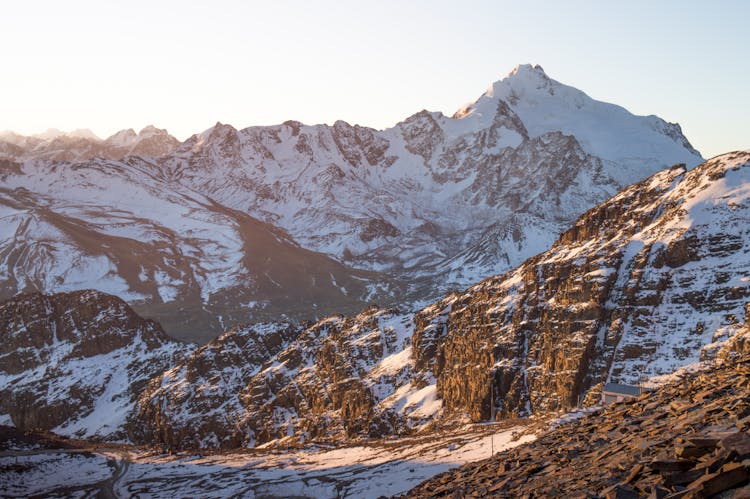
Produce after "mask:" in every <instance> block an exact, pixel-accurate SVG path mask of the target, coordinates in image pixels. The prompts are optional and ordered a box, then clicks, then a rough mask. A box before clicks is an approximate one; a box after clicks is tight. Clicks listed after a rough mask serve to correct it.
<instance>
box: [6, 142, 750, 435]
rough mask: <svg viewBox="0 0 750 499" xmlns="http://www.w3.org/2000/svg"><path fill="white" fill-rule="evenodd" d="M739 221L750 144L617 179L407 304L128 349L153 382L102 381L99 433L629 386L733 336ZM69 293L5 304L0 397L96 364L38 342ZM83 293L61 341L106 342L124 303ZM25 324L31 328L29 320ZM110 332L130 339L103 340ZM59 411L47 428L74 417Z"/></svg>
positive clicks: (64, 387)
mask: <svg viewBox="0 0 750 499" xmlns="http://www.w3.org/2000/svg"><path fill="white" fill-rule="evenodd" d="M749 217H750V153H748V152H736V153H729V154H726V155H723V156H719V157H716V158H713V159H711V160H709V161H707V162H705V163H703V164H701V165H699V166H698V167H696V168H694V169H692V170H687V169H686V168H685V167H683V166H675V167H672V168H668V169H665V170H663V171H661V172H659V173H657V174H655V175H653V176H652V177H649V178H648V179H646V180H644V181H642V182H640V183H637V184H634V185H633V186H630V187H628V188H626V189H624V190H623V191H621V192H620V193H618V194H617V195H616V196H614V197H613V198H612V199H610V200H609V201H607V202H605V203H603V204H601V205H599V206H597V207H595V208H593V209H591V210H589V211H588V212H586V213H585V214H584V215H583V216H581V217H580V218H579V219H578V220H577V221H576V223H575V224H573V226H572V227H571V228H569V229H568V230H567V231H566V232H564V233H563V234H562V235H561V236H560V238H559V239H558V240H557V241H556V242H555V244H554V245H553V246H552V248H551V249H549V250H548V251H546V252H544V253H541V254H539V255H537V256H535V257H532V258H530V259H528V260H527V261H526V262H524V263H523V264H522V265H520V266H519V267H517V268H516V269H514V270H512V271H510V272H508V273H505V274H503V275H498V276H494V277H492V278H489V279H487V280H485V281H482V282H480V283H479V284H476V285H474V286H472V287H470V288H468V289H467V290H466V291H463V292H460V293H453V294H450V295H448V296H446V297H445V298H443V299H441V300H438V301H437V302H435V303H433V304H432V305H430V306H428V307H425V308H423V309H421V310H419V311H417V312H416V313H409V312H399V311H397V310H393V309H391V310H383V309H378V308H377V307H374V306H373V307H370V308H367V309H365V310H363V311H362V312H361V313H360V314H358V315H355V316H351V317H345V316H333V317H328V318H325V319H322V320H320V321H317V322H314V323H309V324H305V325H301V326H296V325H293V324H289V323H264V324H255V325H249V326H243V327H237V328H233V329H231V330H229V331H227V332H226V333H225V334H224V335H222V336H221V337H219V338H217V339H215V340H213V341H212V342H210V343H208V344H207V345H204V346H202V347H200V348H193V349H192V351H190V352H188V351H186V348H187V347H184V346H183V347H181V348H180V349H179V351H180V352H181V354H180V355H173V356H172V357H170V359H171V360H170V362H169V364H168V365H166V366H165V367H164V368H163V369H161V368H160V369H159V370H158V372H157V370H156V365H155V364H154V363H153V362H148V361H147V359H148V358H149V357H148V356H149V355H151V354H150V353H149V352H155V350H153V347H151V348H145V349H143V350H142V349H139V348H131V347H129V346H128V347H127V348H129V349H125V350H118V352H122V353H118V355H122V356H123V359H126V358H127V359H129V360H122V361H121V362H120V363H118V365H120V364H122V365H138V363H140V362H146V363H147V364H148V365H149V366H150V367H153V368H154V370H153V371H151V372H150V374H151V376H152V377H151V380H150V381H148V383H145V382H143V383H140V382H139V383H140V384H138V385H137V388H128V387H127V385H117V386H120V387H121V388H120V390H127V389H129V390H130V391H129V392H128V393H129V394H130V395H129V397H130V398H128V399H123V400H129V401H131V402H135V403H134V404H133V405H128V406H127V410H128V411H129V412H128V413H127V417H126V421H122V420H121V421H120V426H117V427H112V428H110V429H109V430H108V431H109V432H110V434H109V436H108V435H106V434H103V433H100V436H103V437H107V438H110V437H113V436H116V435H121V434H123V432H124V433H126V434H127V435H128V438H129V439H131V440H132V441H135V442H139V443H146V444H151V445H154V444H156V445H159V446H164V447H168V448H236V447H245V448H247V447H256V446H260V445H261V444H266V443H272V442H285V443H287V444H288V443H289V442H309V441H338V442H344V441H351V440H358V439H361V438H366V437H383V436H388V435H401V434H410V433H412V432H414V431H416V430H419V429H424V428H427V427H433V428H434V427H441V426H445V425H453V424H455V423H456V422H457V421H467V420H469V421H487V420H491V419H493V418H497V419H501V418H512V417H518V416H531V415H543V414H548V413H550V412H554V411H558V410H561V409H562V410H568V409H571V408H575V407H580V406H589V405H592V404H595V403H598V400H599V397H600V394H601V388H602V385H603V384H604V383H605V382H625V383H629V384H638V383H639V382H641V381H643V380H646V379H653V378H654V377H658V376H660V375H666V374H670V373H672V372H673V371H675V370H676V369H678V368H680V367H683V366H686V365H691V364H696V363H698V362H702V361H708V360H711V359H715V358H717V355H718V354H719V353H720V351H721V350H722V348H726V345H742V344H746V342H747V341H748V338H747V334H748V330H747V326H746V321H747V311H748V306H747V304H748V302H750V280H748V277H747V276H748V275H750V258H748V254H750V232H748V231H749V230H750V227H748V225H747V223H746V221H747V220H748V218H749ZM72 296H73V297H72V298H71V295H56V296H55V297H51V298H50V297H45V296H43V295H39V294H36V295H22V296H21V297H18V298H15V299H12V300H10V301H7V302H6V303H5V304H4V305H3V306H4V310H8V311H9V312H5V313H4V315H3V317H5V319H4V322H3V324H2V329H0V330H2V331H3V334H4V335H6V336H7V338H8V339H5V337H4V343H5V344H12V345H20V346H21V347H22V348H21V347H18V348H16V347H14V348H10V349H9V350H8V351H7V352H6V353H5V354H4V356H3V357H2V358H1V359H0V361H1V362H0V370H2V371H1V372H4V373H5V374H4V376H11V378H8V379H9V380H11V381H8V382H6V383H4V384H3V386H6V390H7V392H8V394H7V397H6V399H7V400H15V399H18V398H19V397H23V396H24V395H23V394H24V393H27V392H32V393H33V392H34V390H42V389H43V392H46V393H49V390H48V389H47V388H43V387H46V386H47V385H48V384H52V385H53V386H58V387H60V388H59V389H60V390H61V392H60V393H74V392H75V391H76V390H79V387H78V384H77V383H75V382H72V381H71V380H70V379H69V377H68V376H67V375H66V374H65V373H66V372H68V370H71V369H73V367H70V366H75V369H76V371H77V372H81V373H84V372H93V373H100V372H102V371H101V370H102V367H101V363H100V362H99V361H91V362H88V361H87V360H86V355H89V354H67V353H65V354H62V353H60V352H63V351H64V352H67V351H68V350H66V349H61V348H52V347H51V345H55V344H56V343H55V342H59V341H62V340H61V339H59V335H60V334H62V333H61V330H60V326H57V324H58V323H60V322H61V321H62V322H63V323H66V321H67V322H70V320H71V319H69V318H68V316H69V315H70V314H74V313H75V312H73V311H71V310H69V307H66V306H58V307H57V308H53V307H51V305H49V303H51V302H55V301H58V302H61V303H63V304H67V303H70V302H71V300H73V299H75V297H76V295H72ZM81 296H82V297H84V298H87V299H92V300H93V299H94V298H96V299H95V300H94V303H96V304H97V305H96V306H95V305H90V306H89V309H90V310H91V311H90V312H87V314H88V315H86V317H94V318H95V319H98V320H101V321H102V323H101V325H100V326H99V327H98V328H91V327H89V329H88V333H86V332H84V330H83V329H82V326H80V325H79V326H75V330H76V331H79V332H77V333H76V334H77V336H76V338H80V339H78V340H76V341H80V342H84V343H85V339H86V338H87V337H89V336H93V337H95V338H99V337H102V338H106V337H107V335H110V334H113V333H109V332H108V331H110V330H111V329H112V328H115V329H114V330H115V331H120V330H121V329H122V328H123V327H124V326H122V325H121V323H122V321H123V318H126V317H131V316H132V312H127V313H126V311H127V310H128V309H127V308H123V307H125V306H124V305H123V304H121V302H119V301H116V303H120V304H121V305H119V306H120V307H121V310H124V311H123V312H119V313H118V314H115V318H114V319H113V318H112V314H111V313H108V312H107V310H108V309H107V307H109V306H110V305H108V304H109V303H112V300H115V299H114V298H107V297H106V296H105V295H98V294H95V293H91V292H87V293H84V294H83V295H81ZM32 305H33V306H32ZM26 309H28V310H30V312H28V313H27V314H26V315H24V316H23V317H24V318H23V320H19V319H16V317H17V316H18V315H19V313H18V312H17V310H26ZM73 317H75V316H73ZM87 320H88V319H87ZM40 321H42V322H41V324H42V326H40V328H39V329H35V328H32V327H30V326H29V324H37V323H40ZM44 321H46V322H44ZM107 321H109V322H107ZM132 321H136V320H135V319H128V323H130V322H132ZM135 323H136V324H139V323H140V322H137V321H136V322H135ZM72 324H73V325H76V324H79V322H78V321H77V319H76V320H73V323H72ZM50 330H51V331H52V332H48V331H50ZM117 334H118V335H120V336H121V333H117ZM141 334H142V333H141ZM55 338H58V339H55ZM11 341H12V343H11ZM144 341H145V340H144ZM154 341H155V340H154ZM165 341H166V340H163V341H162V343H164V342H165ZM100 343H104V340H101V341H100ZM123 343H127V344H128V345H130V344H131V343H136V346H137V344H139V343H138V342H135V341H133V342H129V341H128V342H125V341H123V342H119V343H117V344H116V347H117V348H124V346H123ZM172 343H173V342H171V343H170V342H168V341H166V343H164V344H165V345H170V344H172ZM159 344H161V343H159ZM66 348H67V347H66ZM70 348H73V349H74V351H77V350H75V348H74V347H70ZM112 348H115V347H107V349H106V352H109V351H112ZM170 348H172V347H170ZM175 348H176V347H175ZM45 352H52V353H45ZM55 352H56V353H55ZM106 352H104V353H106ZM94 353H95V354H98V350H97V351H96V352H94ZM53 354H54V356H53V357H52V358H55V359H58V360H56V362H58V367H57V368H56V369H54V370H52V368H45V369H44V371H39V372H37V371H34V369H39V368H37V367H36V366H37V365H38V364H34V363H33V362H31V361H30V360H25V359H37V358H43V356H47V355H53ZM42 372H44V373H46V374H44V376H42V375H41V373H42ZM14 376H15V377H14ZM98 376H99V377H101V376H104V374H100V375H98ZM88 378H89V377H86V376H84V379H88ZM90 378H91V379H94V377H93V376H90ZM16 379H18V380H19V381H12V380H16ZM139 379H140V378H139ZM21 380H22V382H21ZM102 390H104V388H100V389H99V392H98V393H101V391H102ZM107 396H108V397H111V396H112V395H109V394H108V395H107ZM136 398H137V401H136ZM33 400H34V403H35V404H40V405H42V406H44V405H45V404H46V405H47V406H49V407H52V406H53V405H54V404H55V401H54V399H50V400H49V401H47V400H46V399H45V398H43V397H36V398H34V399H33ZM90 407H91V408H90V409H89V408H88V407H87V408H86V411H85V412H86V414H87V415H88V417H89V418H91V420H92V421H93V420H97V421H98V420H100V419H103V418H105V416H106V415H107V414H108V408H107V406H106V404H104V405H100V404H94V405H93V406H90ZM100 407H102V408H103V409H101V410H102V411H103V412H102V413H101V414H100V415H98V413H97V411H99V410H100V409H99V408H100ZM6 410H7V411H8V413H9V416H7V417H8V418H9V419H10V420H11V421H12V423H13V424H14V425H15V426H17V427H20V428H29V429H30V428H35V427H39V426H40V424H39V423H37V422H35V421H34V422H28V421H27V418H25V416H23V415H22V414H21V415H19V413H17V412H15V413H14V412H13V410H16V409H15V406H14V405H13V404H11V405H9V406H8V409H6ZM60 417H62V418H63V420H61V421H55V422H54V424H55V425H58V426H59V427H60V428H66V427H74V423H75V421H78V420H79V419H80V416H78V415H77V414H72V415H70V416H66V415H65V414H61V415H60ZM66 418H67V419H66ZM42 427H46V428H52V426H51V425H50V424H47V425H44V426H42ZM86 431H88V432H89V433H88V434H93V433H94V432H91V431H89V430H86Z"/></svg>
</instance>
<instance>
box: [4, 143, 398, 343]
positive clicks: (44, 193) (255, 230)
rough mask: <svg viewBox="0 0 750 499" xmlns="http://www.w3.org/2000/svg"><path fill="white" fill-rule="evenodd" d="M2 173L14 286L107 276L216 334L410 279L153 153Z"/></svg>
mask: <svg viewBox="0 0 750 499" xmlns="http://www.w3.org/2000/svg"><path fill="white" fill-rule="evenodd" d="M0 180H1V181H2V182H1V183H0V218H1V219H2V228H3V232H2V236H0V295H3V296H6V297H8V296H12V295H14V294H15V293H17V292H18V291H27V292H30V291H49V290H54V291H57V292H60V291H73V290H76V289H81V288H96V289H98V290H101V291H104V292H107V293H110V294H114V295H117V296H119V297H121V298H123V299H125V300H128V301H129V302H130V303H131V305H132V306H133V307H134V308H135V309H136V310H137V311H138V312H140V313H142V314H144V315H146V316H148V317H152V318H155V319H157V320H159V321H160V322H161V323H162V324H163V325H164V326H165V327H166V328H167V330H168V331H170V332H171V333H172V334H173V335H174V336H177V337H179V338H182V339H187V340H193V341H204V342H205V341H208V340H209V339H211V338H212V337H214V336H215V333H214V332H215V331H220V330H224V329H225V328H226V327H228V326H229V325H231V324H235V323H238V322H242V321H244V320H246V318H247V316H248V315H249V314H252V316H253V317H255V318H256V320H257V319H259V318H276V317H281V316H287V317H293V318H296V319H300V318H308V317H314V316H315V315H317V314H320V315H324V314H328V313H330V312H331V310H332V309H333V310H341V311H344V312H349V313H351V312H354V311H356V310H359V309H361V308H362V307H363V306H364V304H366V303H368V302H369V301H370V300H380V299H382V298H383V297H384V296H385V297H387V296H389V295H390V293H393V292H396V291H397V290H398V289H399V286H398V285H397V284H396V283H394V282H393V280H391V279H389V278H388V277H387V276H382V275H379V274H377V273H374V272H369V271H360V270H354V269H351V268H349V267H347V266H345V265H343V264H341V263H339V262H337V261H335V260H332V259H330V258H328V257H326V256H325V255H322V254H320V253H316V252H313V251H310V250H306V249H304V248H301V247H299V246H298V245H297V244H296V243H295V242H294V241H292V240H291V239H290V238H289V237H288V235H286V234H285V233H284V232H283V231H281V230H279V229H277V228H275V227H271V226H269V225H267V224H265V223H262V222H260V221H258V220H256V219H254V218H252V217H250V216H248V215H246V214H245V213H242V212H239V211H237V210H232V209H230V208H227V207H225V206H222V205H220V204H218V203H216V202H215V201H214V200H212V199H211V198H209V197H207V196H205V195H203V194H201V193H199V192H196V191H193V190H190V189H189V188H187V187H184V186H181V185H179V184H175V183H173V182H171V181H170V180H169V179H168V178H164V176H163V172H161V170H160V169H159V167H158V165H155V164H154V163H153V160H152V159H147V158H140V157H135V156H130V157H127V158H126V159H124V160H123V161H116V162H115V161H112V160H104V159H97V160H91V161H86V162H83V163H72V164H67V163H63V164H60V163H54V162H53V163H49V162H40V161H29V162H25V163H23V164H18V163H11V162H5V163H0ZM225 325H226V326H225Z"/></svg>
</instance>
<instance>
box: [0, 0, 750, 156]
mask: <svg viewBox="0 0 750 499" xmlns="http://www.w3.org/2000/svg"><path fill="white" fill-rule="evenodd" d="M749 20H750V1H746V0H738V1H702V2H698V1H688V0H682V1H667V0H657V1H654V0H651V1H640V0H630V1H628V2H622V1H617V2H615V1H605V0H598V1H593V0H592V1H575V0H566V1H559V2H558V1H543V2H542V1H539V2H537V1H529V0H525V1H523V2H520V1H513V2H510V1H499V0H496V1H484V2H482V1H470V0H462V1H460V2H458V1H436V0H425V1H409V0H395V1H391V0H377V1H375V0H373V1H368V2H364V1H355V0H348V1H345V0H341V1H338V2H334V1H322V0H321V1H313V0H308V1H304V0H300V1H284V0H267V1H257V2H256V1H241V0H236V1H232V0H213V1H210V2H209V1H201V2H197V1H195V2H191V1H188V0H182V1H160V0H129V1H114V0H92V1H88V0H65V1H58V0H50V1H35V0H25V1H23V2H11V1H7V2H4V3H3V6H2V13H1V14H0V44H2V45H1V46H2V55H3V57H2V59H3V60H2V64H3V72H2V74H0V130H6V129H7V130H15V131H17V132H19V133H24V134H30V133H38V132H42V131H44V130H46V129H47V128H51V127H55V128H60V129H62V130H73V129H76V128H90V129H91V130H93V131H94V132H95V133H97V134H98V135H100V136H102V137H106V136H108V135H110V134H112V133H114V132H116V131H117V130H119V129H122V128H134V129H136V131H137V130H139V129H140V128H142V127H143V126H145V125H147V124H154V125H156V126H158V127H160V128H167V129H168V130H169V131H170V132H171V133H172V134H173V135H175V136H177V137H178V138H179V139H185V138H187V137H188V136H189V135H191V134H193V133H196V132H199V131H202V130H204V129H206V128H208V127H210V126H212V125H213V124H214V123H215V122H216V121H221V122H223V123H230V124H232V125H234V126H235V127H237V128H242V127H245V126H250V125H268V124H275V123H280V122H283V121H285V120H288V119H296V120H299V121H302V122H304V123H308V124H314V123H333V122H334V121H335V120H337V119H343V120H346V121H348V122H350V123H357V124H360V125H368V126H372V127H375V128H384V127H388V126H392V125H394V124H395V123H397V122H398V121H400V120H402V119H404V118H406V117H407V116H409V115H411V114H413V113H414V112H417V111H419V110H420V109H423V108H424V109H428V110H431V111H443V112H444V113H446V114H452V113H453V112H454V111H455V110H456V109H457V108H458V107H459V106H461V105H462V104H464V103H466V102H469V101H473V100H474V99H476V98H477V97H478V96H479V95H480V94H481V93H482V92H483V91H484V90H485V89H486V88H487V87H488V86H489V85H490V83H492V82H493V81H495V80H498V79H501V78H502V77H504V76H505V75H506V74H507V73H508V72H509V71H510V70H511V69H513V67H514V66H515V65H516V64H519V63H534V64H540V65H541V66H542V67H543V68H544V69H545V71H546V72H547V74H548V75H549V76H550V77H552V78H554V79H556V80H558V81H561V82H563V83H566V84H568V85H572V86H575V87H577V88H579V89H581V90H583V91H584V92H586V93H588V94H589V95H590V96H592V97H594V98H596V99H599V100H604V101H608V102H614V103H616V104H620V105H622V106H624V107H626V108H627V109H629V110H630V111H631V112H634V113H636V114H657V115H659V116H661V117H662V118H664V119H666V120H667V121H676V122H678V123H680V124H681V125H682V127H683V131H684V132H685V134H686V136H687V137H688V138H689V139H690V140H691V141H692V143H693V145H694V146H695V147H696V148H698V149H699V150H700V151H701V152H702V153H703V155H704V156H706V157H710V156H712V155H715V154H719V153H722V152H726V151H728V150H733V149H748V148H750V126H749V125H748V116H750V104H749V103H748V101H749V99H748V93H749V91H748V89H750V62H749V61H750V36H749V32H750V24H748V23H749V22H750V21H749Z"/></svg>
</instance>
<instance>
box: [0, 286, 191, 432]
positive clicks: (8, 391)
mask: <svg viewBox="0 0 750 499" xmlns="http://www.w3.org/2000/svg"><path fill="white" fill-rule="evenodd" d="M188 350H189V347H188V346H187V345H184V344H182V343H180V342H177V341H175V340H172V339H171V338H169V337H167V336H166V335H165V334H164V332H163V331H162V329H161V327H160V326H159V325H158V324H156V323H154V322H152V321H149V320H144V319H142V318H141V317H139V316H138V315H137V314H136V313H135V312H133V310H132V309H131V308H130V307H128V305H127V304H126V303H125V302H123V301H122V300H120V299H119V298H116V297H114V296H109V295H105V294H103V293H99V292H97V291H78V292H74V293H60V294H56V295H53V296H47V295H42V294H39V293H35V294H27V295H20V296H18V297H16V298H13V299H11V300H8V301H5V302H3V303H1V304H0V419H2V420H3V422H4V424H8V423H12V424H13V425H14V426H16V427H17V428H20V429H28V430H35V429H41V430H54V431H55V432H57V433H59V434H62V435H72V436H77V437H87V438H92V437H93V438H105V439H119V438H123V437H124V436H125V434H124V432H123V425H124V423H125V420H126V417H127V416H128V415H129V414H130V412H131V411H132V410H133V408H134V407H135V402H136V399H137V397H138V394H139V393H140V392H141V391H142V390H143V388H144V387H145V385H146V383H147V382H148V380H149V379H151V378H152V377H153V376H155V375H156V374H158V373H160V372H162V371H163V370H164V369H166V368H168V367H169V366H170V365H172V364H173V363H174V362H175V361H176V360H177V359H179V358H180V356H181V355H183V354H184V353H186V352H187V351H188Z"/></svg>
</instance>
